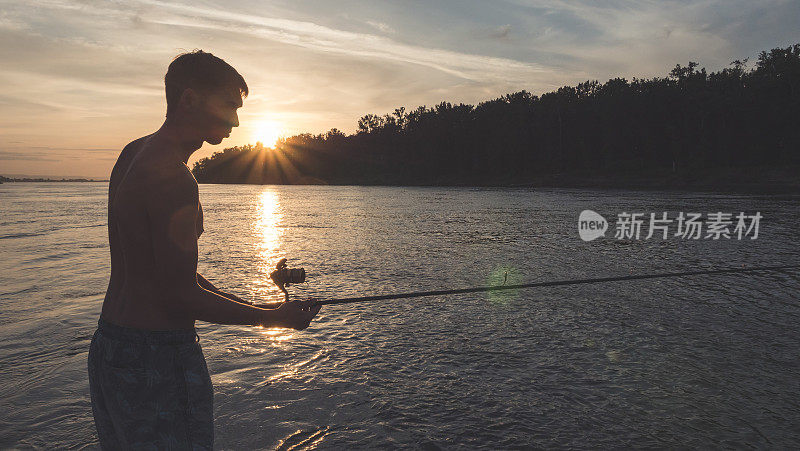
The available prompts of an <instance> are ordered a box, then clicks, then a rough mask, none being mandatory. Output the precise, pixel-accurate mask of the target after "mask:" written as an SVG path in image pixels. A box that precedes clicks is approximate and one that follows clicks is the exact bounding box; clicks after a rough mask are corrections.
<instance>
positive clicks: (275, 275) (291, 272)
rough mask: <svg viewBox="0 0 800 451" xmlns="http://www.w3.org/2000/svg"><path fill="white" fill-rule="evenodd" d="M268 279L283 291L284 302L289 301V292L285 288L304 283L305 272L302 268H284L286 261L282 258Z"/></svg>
mask: <svg viewBox="0 0 800 451" xmlns="http://www.w3.org/2000/svg"><path fill="white" fill-rule="evenodd" d="M269 278H270V279H272V281H273V282H275V285H277V286H278V288H280V290H281V291H283V294H284V295H286V300H287V301H288V300H289V292H288V291H286V287H288V286H289V285H291V284H293V283H303V282H305V281H306V270H305V269H303V268H288V267H287V266H286V259H285V258H282V259H281V260H280V261H279V262H278V264H277V265H276V266H275V271H272V274H270V275H269Z"/></svg>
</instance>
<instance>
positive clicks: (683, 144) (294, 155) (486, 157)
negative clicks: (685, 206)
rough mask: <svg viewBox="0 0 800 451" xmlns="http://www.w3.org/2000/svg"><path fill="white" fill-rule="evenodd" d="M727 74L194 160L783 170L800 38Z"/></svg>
mask: <svg viewBox="0 0 800 451" xmlns="http://www.w3.org/2000/svg"><path fill="white" fill-rule="evenodd" d="M752 66H753V67H750V68H748V60H746V59H745V60H736V61H733V62H732V63H731V64H730V66H729V67H726V68H724V69H722V70H720V71H717V72H710V73H709V72H707V71H706V69H705V68H698V64H697V63H696V62H689V63H688V64H687V65H686V66H682V65H680V64H678V65H676V66H675V68H674V69H672V70H671V71H670V73H669V74H668V75H667V76H665V77H655V78H651V79H639V78H634V79H633V80H630V81H629V80H627V79H625V78H619V77H617V78H613V79H610V80H608V81H607V82H605V83H599V82H598V81H597V80H589V81H585V82H583V83H580V84H578V85H577V86H564V87H561V88H559V89H558V90H557V91H554V92H548V93H545V94H542V95H541V96H536V95H532V94H531V93H529V92H528V91H520V92H515V93H513V94H506V95H504V96H502V97H499V98H496V99H493V100H489V101H485V102H481V103H479V104H478V105H477V106H473V105H466V104H463V103H460V104H451V103H449V102H442V103H439V104H438V105H434V106H432V107H428V106H419V107H417V108H416V109H414V110H410V111H407V110H406V109H405V108H404V107H400V108H397V109H395V110H394V111H392V112H391V113H387V114H383V115H376V114H367V115H365V116H363V117H362V118H361V119H359V121H358V129H357V131H356V132H354V133H352V134H345V133H342V132H341V131H339V130H337V129H332V130H330V131H328V132H327V133H323V134H317V135H314V134H309V133H304V134H299V135H295V136H291V137H288V138H285V139H281V140H279V141H278V142H277V143H276V145H275V147H274V148H266V147H264V146H263V145H261V144H260V143H257V144H256V145H246V146H237V147H232V148H228V149H225V150H224V151H222V152H217V153H214V154H213V155H212V156H211V157H208V158H203V159H201V160H200V161H198V162H197V163H195V165H194V167H193V173H194V175H195V177H196V178H197V180H198V182H201V183H256V184H266V183H269V184H309V183H329V184H387V185H406V184H407V185H510V184H527V183H536V182H537V181H540V180H543V179H546V178H547V177H552V176H554V175H555V176H558V175H565V174H566V175H573V176H578V177H606V178H613V177H617V176H620V177H623V176H626V175H631V174H635V175H638V176H654V177H659V176H680V175H682V174H693V173H695V174H697V173H703V171H708V170H713V169H715V168H752V167H756V166H763V167H787V166H792V165H798V164H799V163H800V156H798V149H800V127H798V126H797V121H798V118H800V44H794V45H791V46H789V47H786V48H775V49H772V50H770V51H762V52H760V54H759V55H758V58H757V60H756V61H755V62H754V64H753V65H752Z"/></svg>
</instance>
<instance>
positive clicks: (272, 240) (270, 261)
mask: <svg viewBox="0 0 800 451" xmlns="http://www.w3.org/2000/svg"><path fill="white" fill-rule="evenodd" d="M256 208H257V210H258V216H257V219H256V222H255V224H254V229H255V230H254V231H255V235H256V237H257V239H258V242H257V243H256V247H257V249H258V263H257V265H256V267H257V271H256V273H255V279H254V280H253V281H252V286H253V291H254V294H255V295H256V296H258V297H259V298H260V299H259V300H258V301H259V302H261V301H264V302H270V301H276V300H278V299H272V298H274V297H276V296H277V295H278V294H279V291H278V289H277V287H275V286H274V285H273V284H272V281H271V280H270V279H269V274H270V273H271V272H272V271H273V270H274V269H275V267H274V265H275V263H276V262H277V261H278V258H279V255H280V254H279V252H280V248H281V243H282V240H283V229H282V228H281V227H280V225H281V222H282V221H283V208H282V207H281V205H280V200H279V199H278V193H277V192H276V191H275V190H272V189H267V190H265V191H263V192H262V193H261V194H260V195H259V198H258V201H257V205H256ZM268 298H269V299H268Z"/></svg>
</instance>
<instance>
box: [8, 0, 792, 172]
mask: <svg viewBox="0 0 800 451" xmlns="http://www.w3.org/2000/svg"><path fill="white" fill-rule="evenodd" d="M798 42H800V1H797V0H759V1H752V0H698V1H689V0H670V1H653V0H636V1H628V0H624V1H623V0H608V1H597V0H585V1H583V0H576V1H566V0H528V1H523V0H495V1H470V0H443V1H431V0H429V1H392V2H386V1H381V0H372V1H363V2H362V1H351V0H337V1H309V0H290V1H253V0H226V1H219V2H208V1H191V2H189V1H185V2H177V1H176V2H169V1H161V0H125V1H95V0H83V1H77V0H76V1H68V0H38V1H31V0H0V62H1V63H0V175H9V174H27V175H39V176H72V177H75V176H84V177H94V178H107V177H108V175H109V174H110V171H111V168H112V166H113V164H114V161H115V160H116V158H117V156H118V154H119V151H120V150H121V149H122V148H123V147H124V146H125V145H126V144H127V143H128V142H130V141H132V140H134V139H136V138H138V137H141V136H145V135H148V134H150V133H152V132H153V131H155V130H157V129H158V128H159V127H160V125H161V123H162V122H163V119H164V113H165V110H166V101H165V99H164V86H163V77H164V74H165V72H166V69H167V66H168V65H169V63H170V62H171V60H172V58H174V57H175V56H176V55H177V54H179V53H182V52H186V51H191V50H194V49H203V50H205V51H208V52H211V53H214V54H215V55H217V56H219V57H221V58H223V59H224V60H226V61H227V62H228V63H230V64H231V65H232V66H233V67H235V68H236V69H237V70H238V71H239V72H240V73H241V74H242V75H243V76H244V78H245V80H246V81H247V84H248V86H249V88H250V95H249V96H248V97H247V98H246V99H245V101H244V107H243V108H242V109H241V110H240V114H239V118H240V122H241V125H240V127H238V128H237V129H235V130H234V132H233V133H232V135H231V137H230V138H229V139H227V140H225V141H223V143H222V144H220V145H217V146H211V145H209V144H205V145H204V146H203V147H202V148H201V149H200V150H199V151H198V152H196V153H195V154H194V156H193V157H192V159H191V160H190V164H191V163H192V162H194V161H196V160H197V159H199V158H202V157H205V156H208V155H211V153H213V152H214V151H220V150H222V149H223V148H225V147H231V146H234V145H242V144H247V143H255V142H256V141H263V142H264V144H265V145H270V144H272V143H273V142H274V140H275V138H277V137H278V136H291V135H294V134H298V133H304V132H309V133H324V132H326V131H328V130H330V129H331V128H338V129H340V130H342V131H344V132H347V133H352V132H353V131H354V130H355V129H356V127H357V121H358V119H359V118H360V117H361V116H363V115H365V114H367V113H375V114H385V113H389V112H391V111H393V110H394V109H395V108H398V107H401V106H404V107H406V109H407V110H411V109H414V108H416V107H417V106H420V105H427V106H432V105H435V104H437V103H440V102H442V101H448V102H452V103H460V102H463V103H470V104H477V103H479V102H481V101H484V100H490V99H493V98H497V97H499V96H502V95H503V94H506V93H512V92H516V91H520V90H523V89H525V90H528V91H530V92H532V93H533V94H537V95H538V94H542V93H545V92H548V91H551V90H555V89H557V88H558V87H560V86H563V85H574V84H577V83H580V82H582V81H585V80H599V81H601V82H604V81H606V80H608V79H609V78H612V77H616V76H621V77H627V78H628V79H631V78H633V77H638V78H649V77H654V76H665V75H666V74H667V73H668V72H669V70H670V69H671V68H673V67H674V66H675V65H676V64H678V63H681V64H684V65H685V64H686V63H687V62H688V61H690V60H691V61H697V62H699V63H700V66H701V67H703V66H704V67H706V68H708V69H709V70H712V71H713V70H720V69H722V68H723V67H725V66H727V65H728V64H729V63H730V62H731V61H733V60H735V59H743V58H747V57H749V58H750V61H751V63H752V62H753V61H754V60H755V59H756V57H757V54H758V52H759V51H761V50H769V49H771V48H775V47H786V46H788V45H790V44H794V43H798Z"/></svg>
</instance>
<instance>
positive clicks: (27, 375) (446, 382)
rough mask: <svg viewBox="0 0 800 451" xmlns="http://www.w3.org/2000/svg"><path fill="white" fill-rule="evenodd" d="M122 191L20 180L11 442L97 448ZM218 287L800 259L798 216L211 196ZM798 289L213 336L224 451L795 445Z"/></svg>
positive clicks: (2, 354) (471, 196)
mask: <svg viewBox="0 0 800 451" xmlns="http://www.w3.org/2000/svg"><path fill="white" fill-rule="evenodd" d="M105 189H106V187H105V185H104V184H92V183H89V184H78V183H75V184H72V183H67V184H46V183H28V184H23V183H17V184H3V185H0V311H1V312H2V314H1V315H0V337H2V340H0V381H2V382H0V448H7V447H28V446H39V447H47V448H62V447H81V446H85V445H89V446H96V437H95V434H94V428H93V423H92V420H91V408H90V405H89V399H88V383H87V380H86V352H87V349H88V343H89V340H90V338H91V334H92V333H93V332H94V328H95V325H96V320H97V315H98V314H99V310H100V303H101V300H102V296H103V293H104V290H105V286H106V284H107V280H108V271H109V267H108V249H107V244H106V239H107V237H106V229H105V208H106V201H105ZM200 192H201V195H200V198H201V201H202V202H203V206H204V211H205V220H206V224H205V234H204V235H203V237H202V238H201V242H200V251H201V255H200V268H199V269H200V272H201V273H203V274H204V275H206V276H207V277H208V278H210V279H211V280H213V281H215V282H216V283H218V285H220V286H221V287H223V288H225V289H228V290H230V291H232V292H234V293H237V294H241V295H242V296H243V297H245V298H248V299H251V300H256V301H273V300H279V299H280V298H281V297H282V294H281V293H280V292H279V291H278V290H277V289H276V288H275V287H274V286H272V284H271V282H269V280H268V275H269V273H270V272H271V271H272V269H273V268H274V264H275V263H276V261H277V259H278V258H280V257H282V256H287V257H289V258H290V264H293V265H296V266H304V267H305V268H306V269H307V270H308V274H309V283H308V284H305V285H299V286H297V287H293V292H294V293H296V295H297V296H298V297H303V296H311V295H314V296H318V297H322V298H324V297H341V296H356V295H365V294H383V293H390V292H395V291H411V290H419V289H443V288H454V287H468V286H476V285H483V284H485V283H497V282H499V281H500V278H503V277H504V274H505V272H506V271H507V272H508V274H509V276H508V283H509V284H510V283H517V282H518V281H520V282H521V281H526V282H527V281H531V282H532V281H542V280H552V279H567V278H573V277H574V278H579V277H587V276H607V275H619V274H628V273H644V272H656V271H663V270H683V269H687V270H688V269H695V268H697V267H717V266H729V265H733V264H741V263H746V264H753V265H759V264H778V263H781V262H786V261H797V259H798V256H799V255H800V254H799V253H798V250H800V249H798V239H799V238H800V232H798V228H797V226H798V223H800V202H798V200H800V199H798V198H797V197H785V198H767V197H752V196H723V195H709V194H687V193H679V194H676V193H637V192H624V191H588V192H587V191H575V190H538V191H529V190H514V189H469V188H361V187H262V186H215V185H204V186H201V188H200ZM587 208H588V209H593V210H596V211H599V212H603V213H614V212H621V211H629V212H630V211H641V212H660V211H665V210H666V211H671V212H676V211H690V210H691V211H696V210H701V211H729V212H739V211H748V212H753V211H755V210H759V211H761V212H762V214H763V215H764V218H765V219H764V223H763V224H762V229H761V232H760V237H759V239H758V240H756V241H741V242H737V241H735V240H734V241H722V242H711V241H698V242H686V241H680V240H669V241H667V242H662V241H650V242H627V243H620V242H616V241H614V240H602V239H601V240H598V241H596V242H592V243H584V242H582V241H580V240H579V239H578V236H577V233H576V230H575V223H576V218H577V216H578V213H580V211H582V210H583V209H587ZM798 288H800V282H799V281H798V276H797V274H780V273H770V274H766V273H765V274H751V275H748V276H742V275H735V276H719V277H699V278H691V279H674V280H673V279H665V280H650V281H632V282H625V283H613V284H599V285H594V286H577V287H559V288H548V289H540V290H523V291H519V292H515V293H502V294H498V293H489V294H479V295H461V296H451V297H442V298H431V299H420V300H405V301H396V302H382V303H370V304H354V305H350V306H339V307H330V308H325V309H323V310H322V312H321V313H320V315H319V317H318V319H317V320H316V321H315V322H314V323H313V324H312V327H310V328H309V329H308V330H306V331H304V332H295V331H291V330H282V329H263V328H251V327H237V326H217V325H211V324H206V323H199V324H198V329H199V333H200V336H201V344H202V345H203V348H204V352H205V354H206V358H207V360H208V364H209V368H210V370H211V373H212V379H213V382H214V384H215V393H216V394H215V418H216V434H217V442H216V444H217V446H218V447H219V448H225V449H256V448H279V449H308V448H315V447H319V448H326V449H349V448H364V447H381V448H386V447H417V448H429V449H435V448H437V447H440V448H467V449H473V448H491V449H496V448H511V447H542V448H551V447H554V446H559V447H581V448H589V447H604V448H609V447H613V448H621V447H631V446H638V447H658V448H663V447H677V448H686V447H692V448H707V447H750V446H752V447H774V448H797V447H798V446H800V439H798V434H797V433H796V429H797V427H796V426H797V425H798V424H800V404H798V401H797V394H798V393H800V366H799V364H798V361H797V355H798V354H799V353H800V352H799V351H800V345H798V338H800V330H799V327H798V324H800V321H799V320H800V309H798V301H797V298H798V296H797V295H798Z"/></svg>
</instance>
